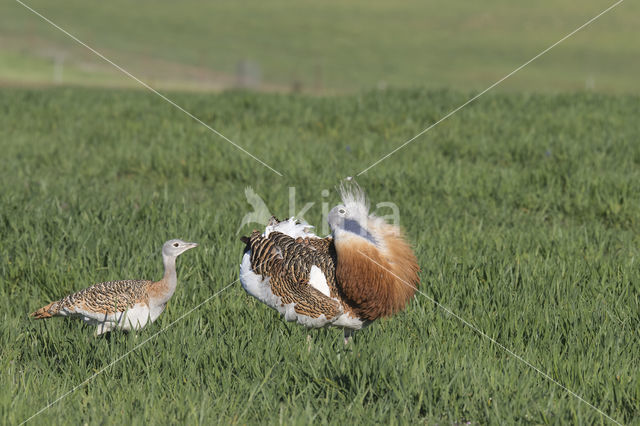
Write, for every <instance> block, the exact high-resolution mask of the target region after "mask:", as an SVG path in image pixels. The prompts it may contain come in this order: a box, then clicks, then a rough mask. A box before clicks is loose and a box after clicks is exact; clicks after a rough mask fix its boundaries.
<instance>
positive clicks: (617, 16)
mask: <svg viewBox="0 0 640 426" xmlns="http://www.w3.org/2000/svg"><path fill="white" fill-rule="evenodd" d="M613 3H614V2H612V1H602V0H585V1H581V2H579V3H576V2H575V1H568V0H560V1H551V0H543V1H537V2H513V1H505V0H492V1H484V2H474V1H462V2H444V1H441V2H436V1H406V0H405V1H401V2H386V1H380V0H373V1H362V0H356V1H349V2H342V1H336V0H329V1H324V2H315V1H308V0H304V1H298V2H286V1H272V2H263V1H244V2H230V1H225V2H203V1H195V0H188V1H181V2H169V1H150V0H142V1H136V2H124V1H121V0H114V1H108V2H99V1H78V0H68V1H65V2H63V3H60V2H47V1H43V0H32V1H28V2H26V4H28V5H29V6H31V7H33V8H34V9H35V10H37V11H39V12H40V13H42V14H43V15H44V16H46V17H48V18H49V19H51V20H52V21H53V22H55V23H57V24H58V25H60V26H61V27H62V28H64V29H66V30H68V31H69V32H70V33H72V34H74V35H75V36H77V37H78V38H79V39H80V40H82V41H84V42H86V43H88V44H89V45H90V46H92V47H93V48H95V49H96V50H98V51H100V52H102V53H103V54H104V55H106V56H107V57H109V58H110V59H112V60H114V61H115V62H116V63H118V64H119V65H121V66H123V67H124V68H125V69H127V70H128V71H130V72H131V73H133V74H134V75H136V76H138V77H140V78H141V79H143V80H144V81H146V82H148V83H150V84H152V85H153V86H155V87H159V88H163V89H180V90H222V89H226V88H231V87H237V86H243V87H249V88H252V89H257V90H263V91H303V92H306V93H314V94H332V93H342V92H348V91H355V90H361V89H371V88H385V87H400V88H412V87H416V86H419V87H426V88H442V87H451V88H455V89H458V90H482V89H484V88H485V87H487V86H488V85H489V84H491V83H493V82H494V81H496V80H498V79H499V78H501V77H502V76H504V75H506V74H507V73H509V72H510V71H512V70H513V69H515V68H516V67H517V66H519V65H521V64H522V63H524V62H525V61H527V60H528V59H530V58H532V57H533V56H534V55H535V54H537V53H538V52H540V51H541V50H542V49H544V48H546V47H548V46H549V45H551V44H552V43H554V42H556V41H557V40H559V39H560V38H561V37H563V36H565V35H566V34H568V33H569V32H570V31H572V30H574V29H575V28H577V27H578V26H580V25H581V24H583V23H584V22H586V21H587V20H588V19H590V18H591V17H593V16H595V15H597V14H598V13H599V12H601V11H602V10H604V9H605V8H607V7H608V6H610V5H612V4H613ZM0 22H1V23H2V25H1V26H0V83H1V84H3V85H33V84H37V85H52V84H73V85H76V84H77V85H90V86H136V85H137V83H135V82H134V81H132V80H130V79H129V78H127V77H126V76H124V75H123V74H121V73H120V72H119V71H118V70H116V69H115V68H114V67H113V66H111V65H109V64H107V63H106V62H104V61H103V60H101V59H100V58H98V57H97V56H96V55H94V54H93V53H91V52H89V51H88V50H87V49H85V48H84V47H82V46H80V45H79V44H77V43H76V42H74V41H72V40H71V39H70V38H69V37H67V36H66V35H65V34H63V33H62V32H60V31H58V30H56V29H54V28H53V27H52V26H51V25H49V24H48V23H46V22H44V21H43V20H42V19H40V18H39V17H37V16H35V15H34V14H33V13H32V12H31V11H29V10H27V9H26V8H25V7H23V6H22V5H20V4H19V3H17V2H12V1H8V2H3V3H2V4H1V5H0ZM638 28H640V5H639V4H638V2H632V1H627V2H624V3H622V4H621V5H620V6H619V7H617V8H615V9H614V10H612V11H611V12H610V13H607V14H606V15H604V16H603V17H602V18H600V19H598V20H597V21H596V22H594V23H593V24H592V25H591V26H589V27H588V29H587V30H586V31H581V32H579V33H578V34H576V35H575V36H573V37H572V38H570V39H569V40H567V41H566V42H564V43H563V44H562V45H561V47H560V48H557V49H554V50H552V51H551V52H549V53H548V54H546V55H544V56H543V57H542V58H540V59H539V60H537V61H536V62H534V63H532V64H531V65H529V66H527V67H526V68H525V69H523V70H522V71H521V72H519V73H518V74H517V77H515V78H511V79H509V80H507V81H505V82H504V84H502V85H501V86H500V89H501V90H518V91H530V92H534V91H551V92H555V91H567V90H569V91H576V90H595V91H601V92H634V93H637V92H638V91H639V89H640V85H639V84H638V79H637V76H638V75H640V42H639V41H638Z"/></svg>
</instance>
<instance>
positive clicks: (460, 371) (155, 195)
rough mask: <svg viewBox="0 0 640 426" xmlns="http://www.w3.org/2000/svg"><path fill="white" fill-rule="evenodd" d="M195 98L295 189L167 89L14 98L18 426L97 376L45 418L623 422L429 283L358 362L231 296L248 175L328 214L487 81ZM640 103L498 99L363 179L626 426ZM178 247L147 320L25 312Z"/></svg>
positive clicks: (455, 274)
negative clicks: (354, 182)
mask: <svg viewBox="0 0 640 426" xmlns="http://www.w3.org/2000/svg"><path fill="white" fill-rule="evenodd" d="M172 97H173V98H174V99H175V100H176V101H177V102H179V103H180V104H181V105H183V106H185V107H186V108H187V109H188V110H189V111H192V112H194V113H195V114H196V115H198V116H199V117H201V118H202V119H203V120H204V121H206V122H207V123H209V124H211V125H212V126H213V127H215V128H216V129H218V130H220V131H221V132H222V133H224V134H225V135H227V136H228V137H230V138H231V139H233V140H234V141H236V142H238V143H239V144H241V145H242V146H244V147H245V148H246V149H248V150H249V151H250V152H252V153H253V154H255V155H256V156H258V157H259V158H261V159H262V160H264V161H265V162H266V163H268V164H269V165H271V166H273V167H274V168H276V169H277V170H279V171H281V172H282V174H283V175H284V177H279V176H277V175H276V174H274V173H272V172H271V171H269V170H268V169H267V168H265V167H262V166H260V165H259V164H258V163H256V162H255V161H254V160H252V159H251V158H249V157H248V156H246V155H244V154H242V153H241V152H239V151H238V150H236V149H235V148H233V147H232V146H231V145H229V144H227V143H226V142H224V141H222V140H221V139H220V138H218V137H216V136H215V135H213V134H212V133H210V132H209V131H207V130H206V129H204V128H203V127H201V126H199V125H198V124H196V123H195V122H193V121H192V120H190V119H189V118H188V117H186V116H185V115H183V114H182V113H180V112H179V111H177V110H175V109H173V108H172V107H170V106H169V105H167V104H166V103H164V102H161V101H160V100H159V99H158V98H157V97H154V96H153V95H151V94H147V93H143V92H138V91H105V90H97V89H91V90H90V89H64V88H59V89H49V90H23V89H6V88H5V89H2V90H0V111H2V114H0V150H1V151H2V153H3V155H2V156H1V157H0V182H1V188H2V191H0V318H1V320H0V324H1V325H0V389H1V391H0V419H1V420H0V422H1V423H5V424H15V423H19V422H21V421H23V420H26V419H27V418H29V417H30V416H31V415H33V414H34V413H36V412H37V411H38V410H40V409H41V408H43V407H45V406H46V405H47V404H48V403H49V402H52V401H54V400H56V399H57V398H58V397H61V396H63V395H65V393H66V392H67V391H69V390H71V389H72V388H73V387H74V386H76V385H79V384H81V383H82V382H83V381H84V380H85V379H87V378H89V377H91V376H92V375H93V374H94V373H101V374H99V375H97V376H96V377H95V378H94V379H93V380H91V381H89V382H88V383H87V384H86V385H85V386H81V387H80V388H78V389H77V390H76V391H75V392H73V393H71V394H69V395H68V396H66V397H65V398H64V399H62V400H61V401H60V402H58V403H56V404H55V405H53V406H52V407H51V408H50V409H48V410H46V411H44V412H43V413H42V414H40V415H39V416H38V417H36V418H35V419H33V420H32V423H34V424H79V423H89V424H97V423H100V424H102V423H109V424H116V423H130V422H131V423H133V424H142V423H145V424H146V423H152V424H154V423H155V424H158V423H166V422H169V423H173V422H186V423H189V424H193V423H199V424H209V423H238V424H246V423H250V424H252V423H259V422H260V423H262V422H266V423H311V422H314V423H316V422H318V423H320V422H333V423H355V422H364V423H392V424H406V423H418V422H425V423H429V424H434V423H438V424H451V423H457V424H460V423H462V422H465V421H470V422H472V423H473V424H487V423H493V424H511V423H532V424H539V423H549V424H566V423H582V424H607V423H608V420H607V419H606V418H604V417H603V416H601V415H600V414H599V413H598V412H597V411H595V410H594V409H593V408H590V407H589V406H588V405H586V404H584V403H582V402H580V401H579V400H578V399H577V398H575V397H573V396H571V395H569V394H568V393H567V392H566V391H564V390H562V389H561V388H560V387H558V386H556V385H554V384H553V383H551V382H550V381H548V380H545V379H544V378H543V377H542V376H541V375H539V374H538V373H536V372H535V371H533V370H532V369H531V368H530V367H528V366H526V365H525V364H523V363H522V362H520V361H518V360H517V359H515V358H514V357H513V356H510V355H508V354H507V353H506V352H505V351H503V350H501V349H500V348H498V347H497V346H495V345H493V344H491V343H490V342H489V341H488V340H487V339H486V338H483V337H481V336H480V335H478V334H477V333H475V332H474V331H473V330H472V329H471V328H469V327H467V326H465V325H463V324H462V323H461V322H460V321H459V320H458V319H456V318H454V317H453V316H451V315H449V314H447V313H446V312H445V311H444V310H442V309H441V308H439V307H438V306H437V305H436V304H434V303H433V302H432V301H430V300H429V299H428V298H426V297H423V296H418V297H417V298H416V299H415V300H414V301H413V302H412V303H411V304H410V306H408V309H407V311H406V312H405V313H403V314H401V315H399V316H397V317H395V318H393V319H390V320H384V321H380V322H378V323H376V324H374V325H372V326H371V327H370V328H368V329H367V330H365V331H363V332H360V333H358V334H356V336H355V340H354V341H353V345H352V346H351V347H350V348H349V349H347V350H345V349H344V348H343V345H342V338H341V332H340V331H338V330H328V331H314V332H312V333H311V334H312V336H313V347H312V350H311V351H310V352H308V351H307V345H306V335H307V331H306V330H304V329H302V328H300V327H298V326H296V325H292V324H287V323H284V322H283V321H282V320H281V318H279V316H278V315H277V314H276V313H275V312H274V311H272V310H270V309H269V308H267V307H266V306H264V305H262V304H260V303H258V302H256V301H255V300H253V299H252V298H250V297H249V296H248V295H247V294H245V293H244V291H243V290H242V289H241V287H240V285H239V284H235V285H233V286H232V287H230V288H229V289H228V290H226V291H224V292H222V293H221V294H219V295H218V296H216V297H214V298H212V299H211V300H208V298H210V297H211V296H213V295H214V294H216V292H217V291H219V290H221V289H223V288H224V287H225V286H227V285H228V284H230V283H232V282H234V280H236V278H237V275H238V271H237V270H238V263H239V260H240V257H241V252H242V243H241V242H240V241H239V234H237V230H238V227H239V225H240V221H241V218H242V217H243V215H244V214H245V213H247V212H249V211H251V207H250V206H249V205H248V204H247V202H246V201H245V199H244V194H243V189H244V187H245V186H246V185H251V186H253V187H254V188H255V190H256V192H257V193H258V194H260V195H261V196H262V197H263V198H264V199H265V201H266V202H267V204H268V206H269V207H270V208H271V209H272V212H273V213H275V214H278V215H279V216H286V215H287V213H288V208H289V206H288V201H287V199H288V187H289V186H295V187H296V190H297V196H298V202H299V203H300V205H299V207H298V208H301V207H302V205H303V204H304V203H306V202H315V203H316V204H315V205H314V207H312V208H311V209H310V210H309V213H308V214H307V215H306V217H307V219H308V220H309V221H311V222H312V223H315V224H317V225H320V223H319V222H320V220H321V217H322V211H321V208H320V203H322V202H329V203H330V204H333V203H336V202H337V201H338V199H337V195H336V193H335V191H334V188H335V185H336V184H337V183H338V181H339V179H341V178H343V177H345V176H348V175H354V174H356V173H357V172H359V171H361V170H363V169H364V168H366V167H367V166H369V165H370V164H371V163H372V162H373V161H374V160H376V159H378V158H380V157H381V156H382V155H383V154H386V153H387V152H388V151H390V150H391V149H392V148H394V147H395V146H397V145H399V144H400V143H401V142H403V141H404V140H406V139H408V138H409V137H410V136H412V135H414V134H416V133H417V132H418V131H419V130H421V129H422V128H424V127H426V125H427V124H429V123H430V122H433V121H434V120H436V119H437V118H439V117H440V116H442V115H443V114H444V113H446V112H447V111H449V110H451V109H452V108H454V107H455V106H457V105H459V104H460V103H462V102H463V101H464V100H465V99H466V98H467V97H468V94H466V93H458V92H451V91H426V90H407V91H382V92H380V91H376V92H369V93H364V94H360V95H353V96H344V97H335V98H307V97H303V96H293V95H277V94H271V95H266V94H261V95H260V94H250V93H245V92H228V93H223V94H219V95H205V94H173V95H172ZM639 102H640V99H639V98H638V97H636V96H607V95H595V94H571V95H518V94H490V95H487V96H485V97H483V98H481V99H480V101H479V102H477V103H475V104H473V105H471V106H469V107H467V108H466V109H464V110H462V111H461V112H460V113H458V114H457V115H455V116H454V117H452V118H451V119H450V120H448V121H446V122H443V123H442V124H441V125H439V126H438V127H436V128H434V129H433V130H432V131H431V132H429V133H427V134H426V135H425V136H423V137H422V138H421V139H419V140H417V141H415V142H414V143H413V144H412V145H410V146H408V147H407V148H405V149H404V150H402V151H400V152H399V153H397V154H396V155H394V156H392V157H390V158H389V159H387V160H386V161H384V162H383V163H381V164H380V165H378V166H377V167H375V168H373V169H371V170H370V171H369V172H367V173H366V174H364V175H362V176H361V177H360V178H359V182H360V184H361V185H362V186H363V187H364V188H365V189H366V190H367V191H368V193H369V195H370V197H371V199H372V201H373V203H374V204H375V203H377V202H380V201H393V202H395V203H396V204H397V205H398V206H399V208H400V212H401V220H402V222H401V224H402V226H403V227H404V228H405V229H406V231H407V234H408V235H409V237H410V240H411V241H412V243H413V244H414V245H415V248H416V253H417V256H418V258H419V263H420V265H421V268H422V271H421V279H422V282H423V284H422V290H423V291H424V292H425V293H426V294H427V295H428V296H429V297H431V298H433V299H435V300H436V301H437V302H438V303H441V304H442V305H444V306H446V307H448V308H449V309H451V310H452V311H453V312H455V313H456V314H458V315H460V316H461V317H463V318H465V319H466V320H468V321H469V322H471V323H473V324H474V325H475V326H476V327H478V328H479V329H481V330H482V331H483V332H485V333H486V334H487V335H488V336H491V337H492V338H494V339H496V340H497V341H498V342H500V343H501V344H503V345H505V346H506V347H508V348H510V349H511V350H513V351H514V352H515V353H517V354H519V355H520V356H522V357H523V358H525V359H526V360H528V361H529V362H531V363H532V364H533V365H535V366H536V367H538V368H539V369H541V370H542V371H544V372H547V373H548V374H549V375H550V376H551V377H553V378H554V379H555V380H557V381H558V382H560V383H562V384H563V385H565V386H567V387H568V388H569V389H571V390H572V391H574V392H576V393H577V394H579V395H580V396H582V397H583V398H584V399H585V400H587V401H589V402H590V403H592V404H594V405H595V406H596V407H598V408H599V409H601V410H603V411H604V412H605V413H607V414H608V415H610V416H611V417H613V418H614V419H616V420H617V421H619V422H622V423H627V424H639V423H640V410H639V406H640V377H639V376H638V365H640V339H639V338H640V328H639V326H638V324H640V284H639V283H640V273H639V268H638V262H637V260H638V258H639V256H640V248H639V247H640V237H639V235H640V233H639V232H640V204H639V201H640V189H639V186H638V182H639V181H640V144H638V141H639V139H640V129H639V128H638V126H637V117H638V113H639V112H640V111H639V109H638V105H639V104H640V103H639ZM323 189H330V190H332V192H331V195H330V196H329V197H326V198H325V197H322V196H321V191H322V190H323ZM241 231H243V232H248V231H250V228H249V227H247V228H245V229H243V230H241ZM243 232H241V234H242V233H243ZM173 237H180V238H184V239H188V240H192V241H197V242H199V243H200V244H201V246H200V247H199V248H198V249H196V250H192V251H189V252H188V253H186V254H185V255H183V256H181V257H180V259H179V260H178V277H179V286H178V290H177V292H176V294H175V296H174V297H173V299H172V300H171V302H170V303H169V306H168V309H167V311H165V313H164V314H163V315H162V316H161V317H160V319H159V320H158V321H157V322H156V323H154V324H153V325H151V326H150V327H148V328H146V329H145V330H143V331H141V332H140V333H137V334H128V335H127V334H114V335H112V336H111V337H110V338H109V339H104V338H98V339H96V338H94V337H93V336H92V333H93V329H91V328H87V327H85V326H84V325H83V324H81V323H80V322H78V321H66V320H51V321H48V322H44V321H40V322H38V321H33V320H31V319H29V318H27V314H28V313H29V312H31V311H33V310H35V309H36V308H38V307H40V306H42V305H44V304H45V303H47V302H49V301H50V300H53V299H55V298H57V297H59V296H61V295H64V294H65V293H67V292H71V291H73V290H77V289H80V288H83V287H85V286H87V285H89V284H91V283H93V282H98V281H105V280H111V279H121V278H138V277H147V278H156V277H159V276H160V275H161V273H162V269H161V261H160V255H159V249H160V246H161V245H162V243H163V242H164V241H165V240H167V239H169V238H173ZM207 300H208V301H207ZM205 301H206V303H204V304H203V305H202V306H200V307H199V308H197V309H196V310H194V311H193V312H191V313H190V314H188V315H187V316H186V317H184V318H183V319H181V320H179V321H177V322H176V323H175V324H174V325H172V326H171V327H169V326H170V325H171V324H173V321H176V320H178V319H180V318H181V317H182V316H183V315H184V314H187V313H188V312H189V311H190V309H192V308H194V307H196V306H198V305H199V304H200V303H202V302H205ZM165 327H169V328H168V329H167V330H166V331H164V332H162V333H160V334H159V335H157V336H155V337H154V334H155V333H158V332H160V331H161V330H163V328H165ZM150 337H152V339H151V340H149V341H148V342H147V343H145V344H144V345H142V346H141V347H137V345H139V344H140V343H143V342H145V341H146V339H148V338H150ZM131 350H134V351H133V352H132V353H130V354H128V355H126V354H127V353H128V351H131ZM123 355H126V356H124V357H123V358H122V359H121V360H119V359H120V357H122V356H123ZM114 360H119V362H117V363H115V364H114V365H113V366H112V367H111V368H108V369H106V370H104V371H103V368H104V367H106V366H107V365H109V363H110V362H112V361H114Z"/></svg>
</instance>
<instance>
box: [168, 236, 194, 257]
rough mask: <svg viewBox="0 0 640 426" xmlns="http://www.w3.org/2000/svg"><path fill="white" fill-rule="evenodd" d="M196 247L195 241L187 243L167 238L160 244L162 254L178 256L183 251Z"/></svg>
mask: <svg viewBox="0 0 640 426" xmlns="http://www.w3.org/2000/svg"><path fill="white" fill-rule="evenodd" d="M194 247H198V244H197V243H188V242H186V241H182V240H169V241H167V242H166V243H164V245H163V246H162V256H164V257H178V256H180V255H181V254H182V253H184V252H185V251H187V250H189V249H192V248H194Z"/></svg>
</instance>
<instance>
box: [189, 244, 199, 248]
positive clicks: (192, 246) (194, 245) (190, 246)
mask: <svg viewBox="0 0 640 426" xmlns="http://www.w3.org/2000/svg"><path fill="white" fill-rule="evenodd" d="M187 244H188V245H189V248H190V249H192V248H196V247H198V243H187Z"/></svg>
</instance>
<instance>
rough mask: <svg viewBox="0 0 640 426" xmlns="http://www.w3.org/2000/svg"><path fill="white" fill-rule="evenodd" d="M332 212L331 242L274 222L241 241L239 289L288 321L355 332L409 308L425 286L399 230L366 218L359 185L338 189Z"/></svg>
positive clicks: (308, 230) (296, 225) (301, 228)
mask: <svg viewBox="0 0 640 426" xmlns="http://www.w3.org/2000/svg"><path fill="white" fill-rule="evenodd" d="M341 196H342V204H340V205H338V206H336V207H334V208H333V209H332V210H331V211H330V212H329V217H328V222H329V226H330V228H331V236H330V237H326V238H319V237H318V236H316V235H315V234H314V233H312V232H311V228H312V227H310V226H309V225H306V224H302V223H297V222H296V221H295V220H294V218H291V219H289V220H286V221H282V222H279V221H278V220H277V219H275V218H272V219H271V221H270V222H269V224H268V225H267V227H266V230H265V231H264V232H263V233H260V232H258V231H253V233H252V234H251V235H250V236H249V237H243V238H242V241H243V242H245V244H246V248H245V252H244V255H243V258H242V263H241V266H240V281H241V283H242V287H243V288H244V289H245V291H246V292H247V293H249V294H250V295H251V296H253V297H255V298H257V299H258V300H260V301H261V302H263V303H265V304H266V305H268V306H270V307H271V308H273V309H275V310H277V311H278V312H279V313H280V314H282V315H283V316H284V318H285V320H287V321H296V322H298V323H299V324H301V325H304V326H306V327H308V328H321V327H339V328H342V329H343V330H344V334H345V343H346V342H348V340H349V337H350V336H351V333H352V332H353V331H354V330H359V329H361V328H362V327H364V326H367V325H368V324H370V323H371V322H372V321H374V320H376V319H378V318H380V317H386V316H391V315H393V314H394V313H396V312H398V311H400V310H402V309H404V307H405V305H406V304H407V302H408V301H409V300H410V299H411V298H412V297H413V296H414V294H415V291H416V289H417V287H418V285H419V283H420V280H419V278H418V272H419V267H418V264H417V261H416V257H415V255H414V253H413V251H412V249H411V246H410V245H409V244H408V243H407V241H406V240H405V238H404V236H403V234H402V232H401V231H400V229H399V228H398V227H397V226H395V225H391V224H388V223H386V222H385V221H384V220H383V219H381V218H379V217H377V216H375V215H374V214H370V213H369V205H368V202H367V200H366V197H365V194H364V192H363V191H362V190H361V189H360V187H359V186H357V185H355V184H351V185H349V186H344V185H343V186H342V187H341Z"/></svg>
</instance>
